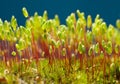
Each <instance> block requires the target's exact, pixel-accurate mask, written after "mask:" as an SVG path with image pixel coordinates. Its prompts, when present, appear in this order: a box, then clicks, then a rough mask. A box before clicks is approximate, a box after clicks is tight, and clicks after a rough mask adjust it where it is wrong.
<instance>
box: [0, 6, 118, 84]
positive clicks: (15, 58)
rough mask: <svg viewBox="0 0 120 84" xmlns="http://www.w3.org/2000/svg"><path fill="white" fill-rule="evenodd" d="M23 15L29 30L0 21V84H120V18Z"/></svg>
mask: <svg viewBox="0 0 120 84" xmlns="http://www.w3.org/2000/svg"><path fill="white" fill-rule="evenodd" d="M22 12H23V15H24V16H25V18H27V20H26V25H25V26H18V25H17V20H16V18H15V17H14V16H12V18H11V21H10V22H8V21H4V22H3V21H2V20H0V60H1V61H0V84H7V83H8V84H120V57H119V56H120V20H117V21H116V27H114V26H112V25H109V26H107V24H106V23H105V22H104V21H103V19H101V18H100V17H99V15H97V16H96V18H95V20H94V22H93V21H92V18H91V16H90V15H88V17H87V19H86V18H85V16H84V13H83V12H80V11H79V10H77V12H76V14H77V18H76V15H75V13H71V15H70V16H68V18H67V19H66V25H60V21H59V18H58V16H57V15H55V18H54V19H48V16H47V11H45V12H44V14H43V16H39V15H38V13H37V12H36V13H35V14H34V16H31V17H30V16H29V14H28V12H27V10H26V8H23V9H22Z"/></svg>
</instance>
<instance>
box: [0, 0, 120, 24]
mask: <svg viewBox="0 0 120 84" xmlns="http://www.w3.org/2000/svg"><path fill="white" fill-rule="evenodd" d="M119 5H120V0H1V2H0V18H1V19H2V20H8V21H9V20H10V19H11V16H12V15H14V16H15V17H16V18H17V21H18V24H19V25H24V24H25V18H24V17H23V15H22V12H21V9H22V7H26V8H27V10H28V12H29V15H30V16H31V15H34V12H38V14H39V15H42V14H43V12H44V10H47V11H48V16H49V18H53V17H54V15H55V14H58V15H59V18H60V20H61V24H65V19H66V18H67V16H68V15H70V13H72V12H76V10H77V9H79V10H80V11H81V12H84V13H85V15H86V16H87V15H89V14H90V15H92V17H93V18H95V16H96V15H97V14H100V16H101V18H103V19H104V21H105V22H107V24H113V25H115V21H116V20H117V19H120V6H119Z"/></svg>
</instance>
